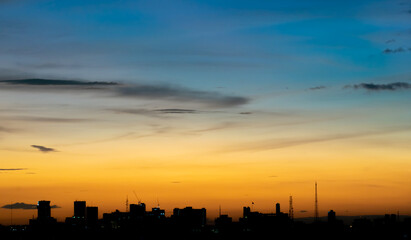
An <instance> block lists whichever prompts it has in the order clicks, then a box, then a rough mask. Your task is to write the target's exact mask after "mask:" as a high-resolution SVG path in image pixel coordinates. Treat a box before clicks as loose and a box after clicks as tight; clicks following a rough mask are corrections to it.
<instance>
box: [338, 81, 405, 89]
mask: <svg viewBox="0 0 411 240" xmlns="http://www.w3.org/2000/svg"><path fill="white" fill-rule="evenodd" d="M344 88H354V89H366V90H370V91H383V90H389V91H395V90H401V89H411V84H410V83H406V82H395V83H387V84H376V83H360V84H355V85H347V86H345V87H344Z"/></svg>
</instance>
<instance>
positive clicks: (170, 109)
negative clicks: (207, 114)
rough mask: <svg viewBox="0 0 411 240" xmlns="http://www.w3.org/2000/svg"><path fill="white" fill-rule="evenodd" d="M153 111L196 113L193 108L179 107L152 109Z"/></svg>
mask: <svg viewBox="0 0 411 240" xmlns="http://www.w3.org/2000/svg"><path fill="white" fill-rule="evenodd" d="M154 111H156V112H159V113H178V114H179V113H183V114H186V113H197V111H196V110H193V109H179V108H167V109H157V110H154Z"/></svg>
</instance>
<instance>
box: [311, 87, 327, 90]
mask: <svg viewBox="0 0 411 240" xmlns="http://www.w3.org/2000/svg"><path fill="white" fill-rule="evenodd" d="M325 88H326V87H325V86H316V87H311V88H309V89H310V90H321V89H325Z"/></svg>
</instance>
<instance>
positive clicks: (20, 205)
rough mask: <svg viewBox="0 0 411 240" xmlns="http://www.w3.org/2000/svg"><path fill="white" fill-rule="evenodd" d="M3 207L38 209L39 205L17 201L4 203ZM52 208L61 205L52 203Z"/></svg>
mask: <svg viewBox="0 0 411 240" xmlns="http://www.w3.org/2000/svg"><path fill="white" fill-rule="evenodd" d="M1 208H5V209H23V210H32V209H37V205H36V204H27V203H24V202H17V203H13V204H7V205H4V206H2V207H1ZM50 208H60V207H59V206H57V205H52V206H50Z"/></svg>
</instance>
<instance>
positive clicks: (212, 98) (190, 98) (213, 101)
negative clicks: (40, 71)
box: [0, 79, 250, 113]
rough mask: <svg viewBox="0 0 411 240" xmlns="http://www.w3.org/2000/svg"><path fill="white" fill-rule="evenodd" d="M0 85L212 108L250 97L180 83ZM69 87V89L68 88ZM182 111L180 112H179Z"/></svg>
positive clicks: (33, 81) (19, 82) (38, 82)
mask: <svg viewBox="0 0 411 240" xmlns="http://www.w3.org/2000/svg"><path fill="white" fill-rule="evenodd" d="M0 84H2V85H5V86H8V87H13V86H14V87H15V89H19V87H20V88H21V87H22V88H23V89H27V87H30V90H32V88H33V87H36V89H40V90H44V91H52V90H94V89H98V90H105V91H106V92H107V93H109V94H111V95H113V96H116V97H126V98H140V99H149V100H167V101H168V100H173V101H180V102H197V103H202V104H205V105H208V106H212V107H218V108H224V107H235V106H239V105H244V104H246V103H248V102H249V101H250V99H248V98H246V97H241V96H227V95H223V94H221V93H218V92H212V91H199V90H192V89H189V88H184V87H180V86H171V85H167V84H162V85H161V84H159V85H144V84H127V85H126V84H120V83H117V82H84V81H75V80H49V79H21V80H1V81H0ZM70 87H71V88H70ZM174 113H177V112H174ZM180 113H181V112H180Z"/></svg>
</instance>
